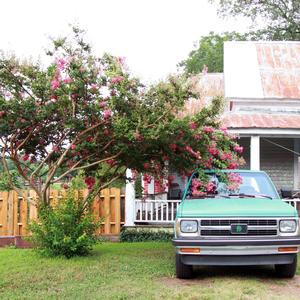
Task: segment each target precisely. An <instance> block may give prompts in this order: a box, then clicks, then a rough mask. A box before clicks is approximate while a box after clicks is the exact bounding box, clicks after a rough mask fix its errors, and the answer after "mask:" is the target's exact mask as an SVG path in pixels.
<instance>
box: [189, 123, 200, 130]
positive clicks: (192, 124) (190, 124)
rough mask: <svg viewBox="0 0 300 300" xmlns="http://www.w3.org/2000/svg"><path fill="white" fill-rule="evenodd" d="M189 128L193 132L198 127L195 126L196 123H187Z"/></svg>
mask: <svg viewBox="0 0 300 300" xmlns="http://www.w3.org/2000/svg"><path fill="white" fill-rule="evenodd" d="M189 127H190V129H193V130H195V129H197V128H198V125H197V123H196V122H190V123H189Z"/></svg>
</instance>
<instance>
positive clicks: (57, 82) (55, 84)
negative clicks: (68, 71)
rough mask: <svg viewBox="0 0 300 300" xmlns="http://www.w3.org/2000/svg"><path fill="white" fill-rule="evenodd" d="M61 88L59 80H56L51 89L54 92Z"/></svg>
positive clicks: (52, 82)
mask: <svg viewBox="0 0 300 300" xmlns="http://www.w3.org/2000/svg"><path fill="white" fill-rule="evenodd" d="M59 87H60V82H59V80H58V79H57V78H54V79H53V80H52V81H51V89H52V90H56V89H58V88H59Z"/></svg>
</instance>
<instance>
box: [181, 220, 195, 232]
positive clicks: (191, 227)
mask: <svg viewBox="0 0 300 300" xmlns="http://www.w3.org/2000/svg"><path fill="white" fill-rule="evenodd" d="M197 230H198V223H197V221H195V220H183V221H181V222H180V231H181V232H183V233H192V232H197Z"/></svg>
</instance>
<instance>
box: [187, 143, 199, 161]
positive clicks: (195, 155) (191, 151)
mask: <svg viewBox="0 0 300 300" xmlns="http://www.w3.org/2000/svg"><path fill="white" fill-rule="evenodd" d="M185 150H186V151H187V152H188V153H189V154H191V155H192V156H194V157H195V158H197V159H201V156H200V153H199V152H195V151H194V150H193V149H192V147H190V146H188V145H187V146H185Z"/></svg>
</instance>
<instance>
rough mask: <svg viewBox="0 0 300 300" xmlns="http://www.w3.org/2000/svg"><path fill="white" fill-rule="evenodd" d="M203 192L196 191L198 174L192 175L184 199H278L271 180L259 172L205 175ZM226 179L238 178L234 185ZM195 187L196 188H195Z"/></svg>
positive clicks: (198, 180) (212, 173) (210, 173)
mask: <svg viewBox="0 0 300 300" xmlns="http://www.w3.org/2000/svg"><path fill="white" fill-rule="evenodd" d="M207 175H208V181H207V182H206V190H205V192H199V191H198V190H197V184H199V182H201V180H200V179H199V178H198V174H197V173H194V174H193V175H192V176H193V177H192V178H191V180H190V181H189V187H188V189H187V193H186V198H187V199H195V198H203V197H255V198H272V199H274V198H278V194H277V191H276V190H275V188H274V186H273V184H272V183H271V180H270V179H269V177H268V176H267V175H266V174H265V173H261V172H238V171H234V172H230V173H229V172H228V173H221V175H220V174H216V173H214V172H209V173H207ZM228 177H229V178H230V177H232V178H235V179H236V178H238V180H235V181H236V184H234V185H232V183H230V182H228ZM195 187H196V188H195Z"/></svg>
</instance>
